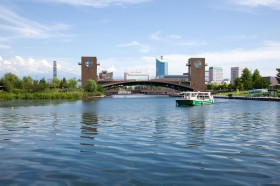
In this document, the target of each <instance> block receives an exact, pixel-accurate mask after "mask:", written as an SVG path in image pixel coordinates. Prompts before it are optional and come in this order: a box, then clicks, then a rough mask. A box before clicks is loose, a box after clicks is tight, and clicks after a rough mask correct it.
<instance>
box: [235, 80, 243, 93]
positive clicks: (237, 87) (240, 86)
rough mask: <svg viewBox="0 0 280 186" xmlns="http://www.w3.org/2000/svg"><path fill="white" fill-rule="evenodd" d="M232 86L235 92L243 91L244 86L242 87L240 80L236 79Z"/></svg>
mask: <svg viewBox="0 0 280 186" xmlns="http://www.w3.org/2000/svg"><path fill="white" fill-rule="evenodd" d="M234 86H235V88H236V90H244V86H243V83H242V79H241V78H236V79H235V80H234Z"/></svg>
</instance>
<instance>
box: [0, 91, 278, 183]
mask: <svg viewBox="0 0 280 186" xmlns="http://www.w3.org/2000/svg"><path fill="white" fill-rule="evenodd" d="M175 99H176V98H169V97H156V96H115V97H110V98H102V99H97V100H95V101H0V159H1V161H0V185H215V186H216V185H270V186H272V185H280V103H279V102H265V101H251V100H249V101H246V100H226V99H216V100H215V104H213V105H204V106H198V107H176V104H175Z"/></svg>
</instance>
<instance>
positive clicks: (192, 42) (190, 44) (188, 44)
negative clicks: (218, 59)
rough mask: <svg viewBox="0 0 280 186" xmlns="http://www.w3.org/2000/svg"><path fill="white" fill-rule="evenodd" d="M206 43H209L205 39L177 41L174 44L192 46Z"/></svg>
mask: <svg viewBox="0 0 280 186" xmlns="http://www.w3.org/2000/svg"><path fill="white" fill-rule="evenodd" d="M206 44H207V43H206V42H205V41H190V42H181V43H175V44H174V45H177V46H188V47H192V46H203V45H206Z"/></svg>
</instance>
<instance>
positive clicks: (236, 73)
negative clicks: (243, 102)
mask: <svg viewBox="0 0 280 186" xmlns="http://www.w3.org/2000/svg"><path fill="white" fill-rule="evenodd" d="M244 69H245V68H243V67H231V77H230V80H229V79H224V77H223V68H222V67H213V66H211V67H209V68H208V69H205V83H206V84H211V83H217V84H223V83H227V84H229V83H234V81H235V79H236V78H239V77H241V75H242V73H243V70H244ZM189 71H190V69H189ZM264 78H265V79H267V80H268V81H269V82H270V83H271V85H277V81H276V78H275V77H271V76H269V77H264ZM149 79H150V75H149V74H146V73H141V72H125V73H124V80H149ZM155 79H161V80H166V81H190V72H187V73H183V74H182V75H169V74H168V61H167V60H166V59H164V58H163V56H161V57H160V58H158V59H156V77H155ZM99 80H108V81H110V80H113V72H107V71H106V70H104V71H102V72H100V73H99Z"/></svg>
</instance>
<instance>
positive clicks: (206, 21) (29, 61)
mask: <svg viewBox="0 0 280 186" xmlns="http://www.w3.org/2000/svg"><path fill="white" fill-rule="evenodd" d="M0 12H1V14H0V77H2V76H3V75H4V74H5V73H7V72H12V73H15V74H17V75H18V76H20V77H23V76H26V75H29V76H32V77H33V78H37V79H40V78H43V77H45V78H47V79H48V78H52V75H53V73H52V70H53V67H52V65H53V61H54V60H55V61H57V68H58V70H57V75H58V77H59V78H63V77H66V78H72V77H76V78H80V73H81V69H80V68H81V67H80V66H79V65H78V62H80V60H81V56H96V57H97V60H98V63H100V66H99V67H98V72H101V71H102V70H108V71H110V72H111V71H113V72H114V78H123V75H124V72H142V73H148V74H150V77H151V78H154V77H155V75H156V62H155V61H156V58H160V56H164V59H166V60H167V61H168V74H169V75H175V74H176V75H181V74H183V73H185V72H187V67H186V63H187V60H188V59H189V58H191V57H202V58H205V59H206V63H207V64H208V66H207V67H206V70H208V69H209V67H212V66H213V67H222V68H223V72H224V75H223V76H224V78H230V68H231V67H247V68H249V69H250V70H251V71H253V70H255V69H258V70H259V71H260V73H261V75H262V76H275V75H276V73H277V72H276V68H280V52H279V51H280V34H279V30H280V24H279V18H280V0H196V1H184V0H164V1H162V0H106V1H104V0H67V1H66V0H36V1H34V0H12V1H11V0H1V2H0Z"/></svg>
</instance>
